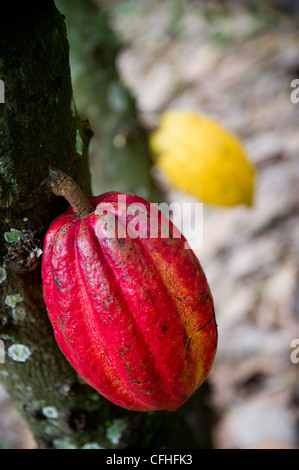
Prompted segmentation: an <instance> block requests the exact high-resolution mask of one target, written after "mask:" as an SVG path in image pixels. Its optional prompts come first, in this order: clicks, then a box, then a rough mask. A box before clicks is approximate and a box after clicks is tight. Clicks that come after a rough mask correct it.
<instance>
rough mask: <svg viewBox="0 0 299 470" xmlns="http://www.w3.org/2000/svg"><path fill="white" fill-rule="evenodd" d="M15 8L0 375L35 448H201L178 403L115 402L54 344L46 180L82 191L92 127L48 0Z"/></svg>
mask: <svg viewBox="0 0 299 470" xmlns="http://www.w3.org/2000/svg"><path fill="white" fill-rule="evenodd" d="M17 8H18V9H15V6H13V7H10V8H9V7H5V11H4V8H3V7H2V11H1V20H0V21H1V23H3V24H1V27H0V79H1V80H3V82H4V85H5V103H4V104H2V103H0V139H1V140H0V197H1V199H0V210H1V213H0V256H1V259H0V296H1V297H0V340H1V342H0V347H1V345H3V346H4V352H5V357H4V362H3V361H2V362H3V363H1V356H0V380H1V382H2V384H3V385H4V387H5V389H6V391H7V393H8V395H9V396H10V399H11V400H12V402H13V403H14V404H15V406H16V407H17V409H18V410H19V411H20V413H21V414H22V416H23V417H24V418H25V420H26V422H27V423H28V426H29V427H30V429H31V431H32V433H33V435H34V437H35V439H36V441H37V443H38V446H39V447H41V448H82V447H87V448H88V447H93V448H109V449H111V448H132V447H136V446H139V447H152V446H153V445H155V446H157V447H160V446H168V447H174V448H178V447H181V448H184V447H185V448H195V447H198V446H199V447H203V446H204V447H205V446H206V444H207V442H209V438H208V436H209V435H208V433H207V432H206V431H205V430H204V432H203V434H200V436H199V435H196V434H195V433H194V432H193V431H192V430H191V429H190V427H189V425H188V424H187V421H186V419H185V414H184V413H185V411H184V410H186V408H184V407H182V411H179V412H177V413H167V412H165V413H164V412H159V413H135V412H128V411H126V410H124V409H122V408H120V407H117V406H114V405H113V404H111V403H110V402H109V401H107V400H106V399H104V398H103V397H101V395H99V394H98V393H97V392H95V391H94V390H93V389H92V388H91V387H89V386H88V385H87V384H85V383H83V382H82V380H81V379H80V378H79V377H78V375H77V374H76V372H75V371H74V369H73V368H72V367H71V366H70V365H69V363H68V362H67V361H66V359H65V358H64V356H63V355H62V354H61V352H60V350H59V349H58V346H57V344H56V342H55V339H54V335H53V331H52V327H51V324H50V322H49V320H48V317H47V313H46V309H45V305H44V301H43V297H42V285H41V273H40V259H41V250H42V244H43V237H44V234H45V232H46V230H47V228H48V226H49V224H50V222H51V220H53V218H54V217H55V216H56V215H57V214H59V213H61V212H62V211H63V210H64V209H65V207H66V202H65V201H64V199H62V198H57V197H55V196H54V195H53V194H52V193H51V191H50V188H49V185H48V184H47V178H48V174H49V170H50V169H51V168H52V169H60V170H62V171H63V172H65V173H67V174H68V175H70V176H71V177H73V179H74V180H75V181H77V182H78V183H79V185H80V186H81V188H82V189H83V190H84V192H85V193H86V194H87V195H89V194H90V193H91V188H90V178H89V170H88V158H87V150H88V144H89V140H90V137H91V131H90V129H89V126H88V124H87V123H86V122H82V121H81V120H80V118H79V117H78V114H77V112H76V106H75V103H74V99H73V94H72V86H71V79H70V69H69V56H68V42H67V39H66V29H65V24H64V21H63V18H62V16H61V14H60V13H59V11H58V10H57V9H56V7H55V5H54V3H53V1H51V0H46V1H44V2H40V3H36V2H34V3H33V2H32V3H31V2H24V3H23V4H18V7H17ZM203 390H204V389H203ZM200 397H201V395H200V393H199V394H196V397H195V400H196V401H198V400H200ZM191 404H192V400H191V401H190V402H189V404H187V405H186V406H187V410H188V409H189V408H188V407H190V406H191ZM200 406H201V405H200ZM201 417H202V415H201ZM201 424H202V425H204V426H205V425H206V422H205V418H203V420H202V421H201ZM203 436H204V440H203V438H202V437H203ZM203 442H204V444H203Z"/></svg>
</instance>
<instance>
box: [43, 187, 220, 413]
mask: <svg viewBox="0 0 299 470" xmlns="http://www.w3.org/2000/svg"><path fill="white" fill-rule="evenodd" d="M89 200H90V201H91V203H92V204H93V206H94V207H95V211H94V212H92V213H91V214H90V215H88V216H87V217H85V218H79V217H77V216H76V215H75V214H74V212H73V210H72V209H71V207H69V209H68V210H67V211H66V213H65V214H63V215H61V216H59V217H57V218H56V219H55V220H54V221H53V222H52V224H51V226H50V227H49V230H48V232H47V234H46V237H45V243H44V250H43V258H42V278H43V295H44V300H45V303H46V306H47V310H48V315H49V318H50V321H51V323H52V325H53V329H54V334H55V337H56V340H57V343H58V345H59V347H60V349H61V350H62V352H63V354H64V355H65V356H66V358H67V359H68V361H69V362H70V363H71V364H72V366H73V367H74V368H75V369H76V371H77V372H78V374H79V375H80V376H81V377H82V378H83V380H85V381H86V382H87V383H88V384H89V385H91V386H92V387H93V388H95V389H96V390H97V391H98V392H99V393H100V394H102V395H103V396H104V397H106V398H107V399H108V400H110V401H111V402H113V403H114V404H116V405H119V406H121V407H123V408H126V409H130V410H136V411H150V410H170V411H174V410H176V409H177V408H178V407H179V406H180V405H182V404H183V403H184V402H185V401H186V400H187V399H188V398H189V397H190V395H191V394H192V393H193V392H194V391H195V390H196V389H197V388H198V387H199V386H200V385H201V384H202V382H203V381H204V380H205V379H206V377H207V375H208V373H209V371H210V369H211V366H212V363H213V360H214V356H215V353H216V347H217V326H216V322H215V315H214V308H213V299H212V295H211V292H210V289H209V286H208V283H207V280H206V277H205V275H204V272H203V270H202V268H201V266H200V263H199V261H198V260H197V258H196V256H195V254H194V253H193V251H192V250H191V249H187V248H186V240H185V238H184V237H183V236H182V235H180V236H178V232H177V231H175V230H176V229H175V228H174V227H173V225H172V224H171V222H170V221H169V220H168V219H167V218H165V217H164V216H162V215H161V214H160V213H159V217H158V211H157V209H156V208H155V207H154V206H153V205H152V204H150V203H149V202H148V201H146V200H144V199H142V198H140V197H137V196H134V195H129V194H126V195H124V194H120V193H116V192H113V193H106V194H103V195H101V196H98V197H90V198H89ZM137 209H138V210H139V212H138V214H139V215H138V216H137V215H136V214H137V213H136V210H137ZM153 220H154V223H153ZM157 221H158V224H157ZM157 227H158V229H159V230H158V236H157ZM168 228H169V236H165V235H164V236H165V237H164V236H162V235H161V233H164V234H165V233H166V232H167V230H168ZM164 229H166V232H165V231H164V232H163V230H164ZM150 230H152V231H150ZM161 230H162V232H161ZM136 234H137V236H136ZM153 235H154V236H153Z"/></svg>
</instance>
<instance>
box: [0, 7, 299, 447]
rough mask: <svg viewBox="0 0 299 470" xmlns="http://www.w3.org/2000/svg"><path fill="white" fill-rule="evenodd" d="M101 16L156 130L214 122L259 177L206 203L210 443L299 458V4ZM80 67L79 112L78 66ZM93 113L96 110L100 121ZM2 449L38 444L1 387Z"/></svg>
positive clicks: (113, 10) (173, 197)
mask: <svg viewBox="0 0 299 470" xmlns="http://www.w3.org/2000/svg"><path fill="white" fill-rule="evenodd" d="M58 3H59V2H58ZM60 3H61V5H63V0H62V1H61V2H60ZM95 5H96V6H97V8H101V9H104V10H105V11H106V13H107V15H108V17H109V21H110V24H111V25H112V26H113V29H114V31H115V32H116V33H117V34H118V36H119V39H120V42H121V44H122V47H121V49H120V51H119V53H118V54H117V67H118V70H119V74H120V77H121V80H122V83H123V84H124V85H125V86H126V87H127V88H128V89H129V90H130V93H131V94H132V96H133V97H134V98H135V100H136V105H137V109H138V114H139V117H140V120H141V122H142V124H143V126H144V127H145V128H146V129H147V131H148V132H149V133H150V132H152V131H154V130H155V129H156V127H157V126H158V124H159V118H160V116H161V114H163V112H164V111H166V110H168V109H182V110H186V109H187V110H190V109H191V110H193V111H199V112H204V113H207V114H208V115H210V116H212V117H213V118H215V119H217V120H218V121H219V122H221V123H222V124H223V125H224V126H225V127H226V128H227V129H229V130H230V131H232V132H233V133H235V134H236V135H237V136H238V137H239V138H240V139H241V141H242V143H243V146H244V148H245V151H246V154H247V157H248V160H249V161H250V162H251V164H252V165H253V166H254V168H255V171H256V179H255V187H254V202H253V205H252V206H251V207H247V206H243V205H237V206H233V207H223V206H218V205H210V204H204V223H203V243H202V246H201V247H200V248H198V249H197V250H196V254H197V256H198V258H199V260H200V262H201V264H202V266H203V268H204V270H205V273H206V276H207V278H208V281H209V284H210V286H211V290H212V293H213V297H214V302H215V310H216V317H217V323H218V332H219V346H218V352H217V355H216V360H215V363H214V366H213V369H212V372H211V374H210V376H209V379H208V381H209V384H210V386H211V395H210V403H209V405H210V406H211V407H212V409H213V413H214V416H215V419H214V422H213V429H212V438H213V446H214V447H215V448H234V449H238V448H241V449H243V448H299V353H298V354H297V357H295V360H294V356H293V361H292V360H291V353H292V351H294V347H293V348H292V347H291V342H292V341H293V340H294V339H298V343H297V345H298V346H299V223H298V222H299V219H298V217H299V102H298V103H296V102H292V100H291V93H292V91H293V90H294V89H293V88H292V87H291V82H292V81H293V80H294V79H299V29H298V25H299V2H298V1H278V0H277V1H268V2H266V1H265V2H261V1H250V0H248V1H243V2H240V1H238V2H237V1H215V2H214V1H200V0H193V1H192V0H189V1H188V0H138V1H129V0H114V1H112V0H109V1H108V0H107V1H100V0H98V1H97V2H95ZM70 39H71V38H70ZM71 59H72V47H71ZM72 60H73V62H72ZM72 60H71V67H72V77H73V81H74V94H75V101H76V102H77V101H80V96H78V95H77V96H76V93H78V91H76V90H77V89H76V86H77V85H76V79H77V78H78V76H79V75H80V67H78V64H77V66H76V64H75V59H72ZM77 88H78V86H77ZM115 96H116V97H117V98H118V99H119V100H121V97H120V95H117V94H116V95H114V98H115ZM77 97H78V99H77ZM298 97H299V93H298ZM293 101H294V100H293ZM115 103H116V104H115ZM117 103H118V104H119V103H120V101H116V102H114V104H115V106H116V107H117V105H118V104H117ZM119 105H120V106H121V103H120V104H119ZM78 106H79V104H78ZM79 110H80V106H79ZM92 112H93V110H92V109H89V113H90V115H88V112H86V113H87V117H88V118H89V119H90V120H91V121H92ZM82 117H83V118H85V117H86V116H82ZM91 124H92V127H93V123H92V122H91ZM93 130H95V129H93ZM114 144H115V146H116V147H121V145H122V141H121V140H118V141H116V142H114ZM92 150H93V149H91V170H92V182H93V188H94V191H95V192H99V190H98V188H100V187H101V184H102V183H101V181H100V180H99V179H98V177H97V175H98V171H97V168H98V161H97V158H98V156H97V153H96V152H95V151H92ZM150 171H151V176H152V177H153V179H154V181H155V183H156V184H157V186H158V187H159V188H161V189H162V191H163V194H164V196H163V199H164V200H165V201H167V202H169V203H171V202H174V201H175V202H179V203H184V202H196V201H197V199H196V198H195V197H194V196H191V195H190V194H188V193H187V192H182V191H181V190H178V189H177V188H176V187H175V186H174V185H172V184H171V183H170V182H169V181H165V179H163V176H162V175H161V174H160V172H159V168H157V167H156V165H155V164H153V166H152V168H151V170H150ZM132 172H133V173H134V169H133V168H132ZM141 190H142V188H141ZM143 190H144V191H143V192H144V194H141V195H144V196H147V194H146V188H143ZM141 193H142V191H141ZM297 358H298V360H297ZM0 447H2V448H27V449H28V448H34V447H35V443H34V440H33V439H32V437H31V434H30V432H29V431H28V430H27V428H26V426H25V424H24V423H23V421H22V420H21V419H20V417H19V415H18V413H17V412H16V411H15V409H14V407H13V406H12V404H11V403H10V402H9V400H8V398H7V397H6V395H5V392H4V391H3V390H2V389H0Z"/></svg>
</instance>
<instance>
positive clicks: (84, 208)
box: [49, 170, 94, 219]
mask: <svg viewBox="0 0 299 470" xmlns="http://www.w3.org/2000/svg"><path fill="white" fill-rule="evenodd" d="M49 183H50V186H51V189H52V192H53V193H54V194H55V195H56V196H63V197H64V198H65V199H66V200H67V201H68V203H69V204H70V205H71V206H72V208H73V210H74V212H75V214H76V215H77V216H78V217H79V218H80V219H84V217H87V216H88V215H89V214H91V212H93V211H94V207H93V205H92V204H91V203H90V201H89V200H88V198H87V197H86V196H85V194H84V193H83V191H82V189H81V188H80V187H79V186H78V185H77V183H75V181H74V180H73V179H72V178H71V177H70V176H68V175H66V174H65V173H63V172H62V171H60V170H50V173H49Z"/></svg>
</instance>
